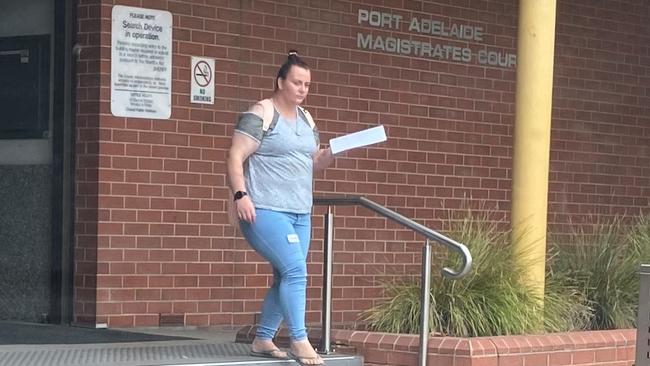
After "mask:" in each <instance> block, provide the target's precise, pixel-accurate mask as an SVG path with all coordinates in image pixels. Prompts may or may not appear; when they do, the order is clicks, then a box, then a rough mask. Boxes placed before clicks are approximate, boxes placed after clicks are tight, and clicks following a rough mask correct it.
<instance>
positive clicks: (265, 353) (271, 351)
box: [251, 338, 287, 359]
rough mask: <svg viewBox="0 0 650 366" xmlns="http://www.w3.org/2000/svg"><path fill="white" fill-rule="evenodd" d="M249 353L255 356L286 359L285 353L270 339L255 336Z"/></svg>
mask: <svg viewBox="0 0 650 366" xmlns="http://www.w3.org/2000/svg"><path fill="white" fill-rule="evenodd" d="M251 355H252V356H257V357H267V358H278V359H287V353H286V352H284V351H281V350H280V349H279V348H278V346H276V345H275V343H273V341H272V340H270V339H257V338H255V339H254V340H253V343H252V344H251Z"/></svg>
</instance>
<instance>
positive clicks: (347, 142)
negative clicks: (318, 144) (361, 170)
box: [330, 125, 386, 154]
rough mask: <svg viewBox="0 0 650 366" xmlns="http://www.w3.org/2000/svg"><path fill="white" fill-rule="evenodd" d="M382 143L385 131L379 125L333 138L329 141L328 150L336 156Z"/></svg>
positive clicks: (384, 138)
mask: <svg viewBox="0 0 650 366" xmlns="http://www.w3.org/2000/svg"><path fill="white" fill-rule="evenodd" d="M382 141H386V131H385V130H384V126H382V125H379V126H377V127H371V128H368V129H365V130H362V131H358V132H354V133H351V134H348V135H345V136H341V137H336V138H333V139H331V140H330V149H331V150H332V154H338V153H340V152H343V151H346V150H350V149H354V148H357V147H363V146H367V145H371V144H376V143H378V142H382Z"/></svg>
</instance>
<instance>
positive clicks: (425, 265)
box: [418, 239, 431, 366]
mask: <svg viewBox="0 0 650 366" xmlns="http://www.w3.org/2000/svg"><path fill="white" fill-rule="evenodd" d="M430 288H431V243H429V239H427V240H426V241H425V243H424V248H422V280H421V288H420V291H421V297H420V304H421V314H420V354H419V360H418V365H419V366H426V365H427V356H428V353H429V351H428V344H429V296H430V294H429V292H430Z"/></svg>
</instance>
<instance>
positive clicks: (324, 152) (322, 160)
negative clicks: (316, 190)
mask: <svg viewBox="0 0 650 366" xmlns="http://www.w3.org/2000/svg"><path fill="white" fill-rule="evenodd" d="M312 160H313V161H314V170H315V171H321V170H325V169H326V168H327V167H328V166H330V165H332V162H333V161H334V154H332V150H331V149H330V148H329V147H328V148H327V149H320V150H318V151H317V152H316V153H315V154H314V155H312Z"/></svg>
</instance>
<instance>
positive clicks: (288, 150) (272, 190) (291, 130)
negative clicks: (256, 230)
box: [235, 112, 318, 214]
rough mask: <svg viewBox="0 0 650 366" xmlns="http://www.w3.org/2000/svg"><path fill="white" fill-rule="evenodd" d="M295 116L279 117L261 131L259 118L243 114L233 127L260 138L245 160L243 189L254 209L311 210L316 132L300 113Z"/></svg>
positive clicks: (301, 212)
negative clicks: (296, 117) (288, 117)
mask: <svg viewBox="0 0 650 366" xmlns="http://www.w3.org/2000/svg"><path fill="white" fill-rule="evenodd" d="M276 113H277V112H276ZM297 115H298V119H297V121H296V122H292V121H287V120H286V119H285V118H284V117H282V116H278V120H277V123H275V124H272V125H271V128H269V130H268V131H266V132H265V133H262V119H261V118H259V117H257V116H255V115H252V114H250V113H246V114H245V115H244V116H242V117H243V118H240V120H239V122H238V123H237V126H236V127H235V132H238V133H243V134H245V135H247V136H249V137H251V138H253V139H255V140H257V141H260V146H259V147H258V149H257V151H255V152H254V153H253V154H251V156H249V157H248V159H247V160H246V162H245V163H244V177H245V179H246V190H247V192H248V195H249V196H250V198H251V200H252V201H253V204H254V205H255V207H256V208H263V209H269V210H274V211H282V212H291V213H300V214H304V213H310V212H311V207H312V181H313V160H312V154H314V153H315V152H316V150H317V149H318V145H317V138H316V136H317V131H316V130H313V131H312V128H311V127H310V126H309V124H308V123H307V121H305V120H304V117H303V116H302V113H297Z"/></svg>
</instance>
